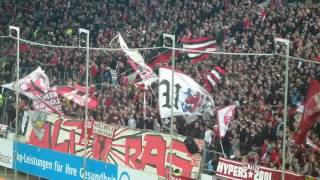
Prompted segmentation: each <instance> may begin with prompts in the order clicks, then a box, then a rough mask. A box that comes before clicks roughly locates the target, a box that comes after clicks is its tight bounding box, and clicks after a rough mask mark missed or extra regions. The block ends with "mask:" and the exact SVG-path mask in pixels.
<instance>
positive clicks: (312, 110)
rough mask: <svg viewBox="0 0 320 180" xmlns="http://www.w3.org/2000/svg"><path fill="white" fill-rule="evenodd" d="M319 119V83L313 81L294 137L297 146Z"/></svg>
mask: <svg viewBox="0 0 320 180" xmlns="http://www.w3.org/2000/svg"><path fill="white" fill-rule="evenodd" d="M319 118H320V83H319V81H317V80H315V79H313V80H312V81H311V83H310V86H309V90H308V95H307V98H306V101H305V105H304V111H303V115H302V118H301V122H300V127H299V130H298V132H297V133H296V134H295V135H294V140H295V142H296V143H297V144H302V143H303V142H304V140H305V139H306V137H307V134H308V132H309V130H310V129H311V128H312V127H313V125H314V124H315V122H317V121H318V119H319Z"/></svg>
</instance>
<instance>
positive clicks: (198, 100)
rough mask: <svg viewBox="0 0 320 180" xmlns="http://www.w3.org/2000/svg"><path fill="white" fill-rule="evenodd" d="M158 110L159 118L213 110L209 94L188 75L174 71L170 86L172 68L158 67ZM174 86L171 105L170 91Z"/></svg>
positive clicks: (199, 113)
mask: <svg viewBox="0 0 320 180" xmlns="http://www.w3.org/2000/svg"><path fill="white" fill-rule="evenodd" d="M159 72H160V73H159V111H160V116H161V118H168V117H170V116H171V108H173V115H174V116H185V115H187V116H191V115H202V113H204V112H205V111H206V110H207V109H208V108H210V109H211V110H213V106H214V102H213V99H212V97H211V96H210V94H209V93H208V92H207V91H206V90H205V89H204V88H203V87H202V86H200V85H199V84H198V83H196V82H195V81H194V80H193V79H192V78H190V77H189V76H187V75H185V74H183V73H181V72H180V71H178V70H177V71H175V72H174V85H173V87H172V70H171V69H170V68H168V67H160V71H159ZM172 88H174V89H173V90H174V96H173V103H174V104H173V105H172V104H171V100H172V99H171V98H172V97H171V93H172Z"/></svg>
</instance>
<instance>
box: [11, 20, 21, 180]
mask: <svg viewBox="0 0 320 180" xmlns="http://www.w3.org/2000/svg"><path fill="white" fill-rule="evenodd" d="M12 30H15V31H16V32H17V62H16V63H17V68H16V70H17V72H16V73H17V80H16V87H15V89H16V124H15V137H14V144H15V145H14V155H13V158H15V157H16V155H17V151H16V148H17V140H18V128H19V121H18V116H19V109H18V105H19V76H20V75H19V70H20V28H19V27H15V26H9V36H11V37H12V35H11V31H12ZM17 176H18V172H17V168H16V166H15V167H14V179H15V180H16V179H17Z"/></svg>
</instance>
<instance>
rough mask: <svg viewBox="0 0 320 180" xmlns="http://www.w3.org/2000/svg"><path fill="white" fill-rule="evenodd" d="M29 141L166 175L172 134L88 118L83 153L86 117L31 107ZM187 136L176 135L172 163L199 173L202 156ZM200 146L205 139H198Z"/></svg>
mask: <svg viewBox="0 0 320 180" xmlns="http://www.w3.org/2000/svg"><path fill="white" fill-rule="evenodd" d="M24 114H26V115H28V116H30V117H29V118H26V119H29V122H28V125H27V126H28V128H27V132H26V135H25V140H26V143H28V144H32V145H35V146H39V147H43V148H49V149H52V150H56V151H60V152H64V153H69V154H73V155H77V156H84V155H85V156H86V157H88V158H92V159H96V160H102V161H105V162H107V163H113V164H117V165H120V166H124V167H128V168H133V169H138V170H142V171H146V172H150V173H153V174H157V175H159V176H162V177H166V175H167V174H168V171H169V166H170V154H169V152H170V136H169V135H166V134H159V133H156V132H152V131H143V130H134V129H128V128H124V127H118V126H112V125H108V124H105V123H101V122H97V121H89V126H90V127H89V128H88V139H89V145H88V151H87V154H84V143H83V139H84V121H82V120H79V119H71V118H68V117H65V116H64V117H62V116H59V115H56V114H53V113H44V112H39V111H28V113H24ZM184 140H185V137H182V136H175V137H174V139H173V157H172V164H173V168H174V169H180V171H182V173H183V176H185V177H192V176H193V175H194V174H196V173H199V168H200V161H201V156H200V154H194V155H192V154H190V153H189V152H188V150H187V148H186V146H185V144H184ZM196 142H197V144H198V146H199V148H201V147H202V144H203V141H202V140H196Z"/></svg>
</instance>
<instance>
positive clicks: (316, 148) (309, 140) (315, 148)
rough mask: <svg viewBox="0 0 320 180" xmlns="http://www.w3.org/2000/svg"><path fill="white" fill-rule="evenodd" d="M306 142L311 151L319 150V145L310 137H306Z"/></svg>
mask: <svg viewBox="0 0 320 180" xmlns="http://www.w3.org/2000/svg"><path fill="white" fill-rule="evenodd" d="M306 144H307V145H308V146H310V147H311V148H312V150H313V151H316V152H320V148H319V146H317V145H316V144H315V143H313V141H312V140H311V139H310V138H307V141H306Z"/></svg>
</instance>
